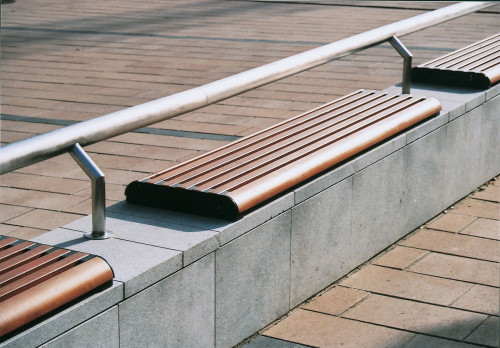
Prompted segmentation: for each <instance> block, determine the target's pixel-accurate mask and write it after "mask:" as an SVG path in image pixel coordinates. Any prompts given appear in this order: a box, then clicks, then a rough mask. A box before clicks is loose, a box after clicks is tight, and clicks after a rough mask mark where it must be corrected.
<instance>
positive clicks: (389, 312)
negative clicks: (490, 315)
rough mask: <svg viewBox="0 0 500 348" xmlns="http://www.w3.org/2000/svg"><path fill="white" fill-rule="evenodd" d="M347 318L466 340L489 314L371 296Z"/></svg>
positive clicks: (348, 312)
mask: <svg viewBox="0 0 500 348" xmlns="http://www.w3.org/2000/svg"><path fill="white" fill-rule="evenodd" d="M343 317H345V318H350V319H355V320H361V321H364V322H369V323H374V324H379V325H384V326H389V327H392V328H397V329H403V330H408V331H412V332H418V333H425V334H430V335H434V336H438V337H445V338H452V339H458V340H462V339H464V338H465V337H467V335H469V334H470V333H471V332H472V330H474V329H475V328H476V327H477V326H478V325H479V324H480V323H481V322H482V321H483V320H484V319H485V318H486V316H485V315H482V314H477V313H470V312H466V311H461V310H458V309H452V308H446V307H440V306H433V305H430V304H426V303H418V302H414V301H408V300H402V299H397V298H392V297H387V296H379V295H371V296H369V297H368V298H367V299H366V300H364V301H363V302H361V303H360V304H359V305H357V306H356V307H354V308H352V309H350V310H349V311H347V312H346V313H344V314H343Z"/></svg>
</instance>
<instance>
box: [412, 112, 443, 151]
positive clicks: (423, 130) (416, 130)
mask: <svg viewBox="0 0 500 348" xmlns="http://www.w3.org/2000/svg"><path fill="white" fill-rule="evenodd" d="M448 116H449V113H442V112H441V113H440V114H439V115H437V116H435V117H432V118H431V119H430V120H427V121H424V122H423V123H421V124H419V125H418V126H415V127H413V128H411V129H410V130H408V131H407V132H406V144H411V143H412V142H414V141H415V140H417V139H420V138H422V137H423V136H425V135H427V134H429V133H431V132H433V131H435V130H436V129H438V128H439V127H442V126H444V125H445V124H446V123H447V122H448Z"/></svg>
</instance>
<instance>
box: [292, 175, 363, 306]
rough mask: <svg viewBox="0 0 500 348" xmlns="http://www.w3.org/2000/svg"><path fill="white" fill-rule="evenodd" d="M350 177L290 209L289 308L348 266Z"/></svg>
mask: <svg viewBox="0 0 500 348" xmlns="http://www.w3.org/2000/svg"><path fill="white" fill-rule="evenodd" d="M351 210H352V177H349V178H347V179H345V180H343V181H341V182H339V183H337V184H335V185H333V186H332V187H330V188H328V189H326V190H324V191H322V192H320V193H319V194H317V195H315V196H313V197H311V198H309V199H308V200H306V201H304V202H302V203H301V204H299V205H297V206H295V207H294V208H293V209H292V232H291V233H292V235H291V278H290V308H293V307H295V306H297V305H298V304H300V303H301V302H303V301H305V300H306V299H308V298H309V297H310V296H311V295H312V294H315V293H317V292H319V291H320V290H322V289H324V288H325V287H326V286H328V285H329V284H331V283H332V282H333V281H335V280H336V279H338V278H340V277H341V276H343V275H344V274H345V273H347V272H348V271H349V270H351V269H352V267H354V266H356V265H354V264H353V263H352V259H351V257H350V249H351Z"/></svg>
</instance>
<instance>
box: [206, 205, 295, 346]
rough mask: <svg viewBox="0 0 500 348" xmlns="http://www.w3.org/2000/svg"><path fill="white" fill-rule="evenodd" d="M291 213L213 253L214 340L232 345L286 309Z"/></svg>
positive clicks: (269, 222)
mask: <svg viewBox="0 0 500 348" xmlns="http://www.w3.org/2000/svg"><path fill="white" fill-rule="evenodd" d="M290 225H291V213H290V212H286V213H283V214H281V215H279V216H277V217H275V218H273V219H272V220H270V221H268V222H266V223H265V224H263V225H261V226H259V227H256V228H255V229H253V230H251V231H249V232H248V233H246V234H244V235H242V236H241V237H239V238H237V239H235V240H233V241H231V242H230V243H228V244H226V245H224V246H222V247H221V248H220V249H219V250H217V251H216V252H215V255H216V261H215V263H216V280H215V283H216V294H215V313H216V324H215V337H216V341H215V346H216V347H231V346H233V345H235V344H237V343H239V342H240V341H242V340H243V339H245V338H246V337H248V336H250V335H251V334H253V333H254V332H255V331H257V330H259V329H260V328H262V327H264V326H265V325H267V324H269V323H270V322H272V321H273V320H275V319H276V318H277V317H279V316H281V315H282V314H285V313H286V312H287V311H288V310H289V294H290V285H289V281H290V227H291V226H290Z"/></svg>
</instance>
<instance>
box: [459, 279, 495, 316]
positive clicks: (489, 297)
mask: <svg viewBox="0 0 500 348" xmlns="http://www.w3.org/2000/svg"><path fill="white" fill-rule="evenodd" d="M496 286H497V287H490V286H484V285H477V284H476V285H474V286H473V287H472V288H471V289H470V290H469V291H468V292H467V293H465V294H464V295H463V296H462V297H460V298H459V299H458V300H457V301H455V302H454V303H453V304H452V305H451V306H452V307H454V308H460V309H467V310H470V311H475V312H481V313H485V314H490V315H496V316H498V314H499V313H498V312H499V307H498V306H499V301H498V291H499V290H498V282H497V284H496Z"/></svg>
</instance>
